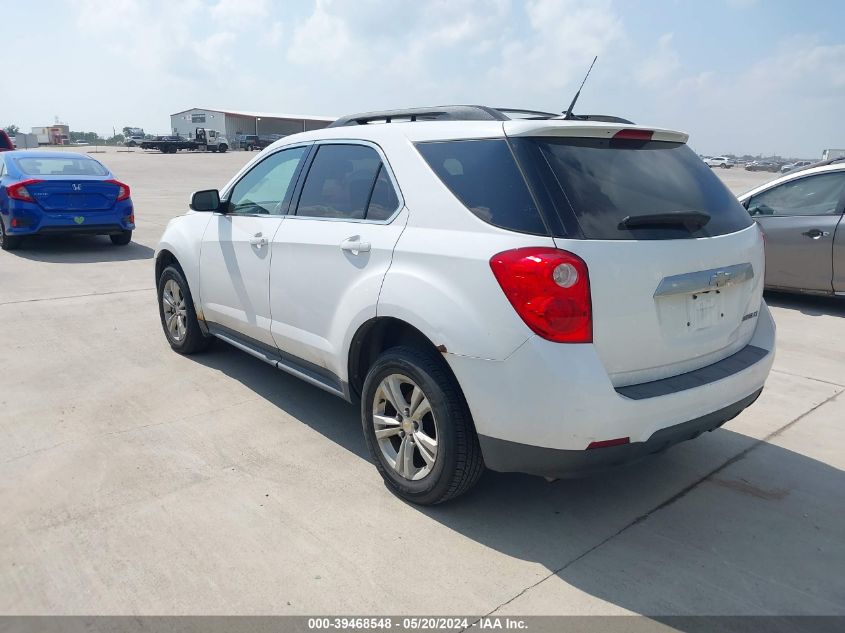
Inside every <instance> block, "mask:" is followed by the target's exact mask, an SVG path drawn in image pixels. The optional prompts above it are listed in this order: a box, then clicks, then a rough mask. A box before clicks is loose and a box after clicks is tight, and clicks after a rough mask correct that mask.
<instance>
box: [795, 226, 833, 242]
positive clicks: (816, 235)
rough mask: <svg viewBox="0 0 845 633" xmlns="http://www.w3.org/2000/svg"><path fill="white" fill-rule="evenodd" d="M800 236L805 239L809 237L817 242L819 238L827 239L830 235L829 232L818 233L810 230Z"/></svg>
mask: <svg viewBox="0 0 845 633" xmlns="http://www.w3.org/2000/svg"><path fill="white" fill-rule="evenodd" d="M801 235H803V236H805V237H809V238H810V239H811V240H817V239H819V238H820V237H827V236H828V235H830V231H820V230H819V229H810V230H809V231H804V232H803V233H802V234H801Z"/></svg>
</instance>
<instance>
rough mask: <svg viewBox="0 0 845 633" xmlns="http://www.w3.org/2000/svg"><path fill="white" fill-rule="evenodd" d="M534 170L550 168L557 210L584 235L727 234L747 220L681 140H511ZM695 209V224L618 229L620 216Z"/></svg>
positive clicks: (748, 222)
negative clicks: (700, 216) (703, 219)
mask: <svg viewBox="0 0 845 633" xmlns="http://www.w3.org/2000/svg"><path fill="white" fill-rule="evenodd" d="M515 142H516V143H524V144H527V145H528V146H530V147H529V149H528V150H527V153H529V154H534V155H535V156H536V158H537V160H535V161H532V166H533V167H534V168H536V169H545V170H548V171H550V172H551V174H552V175H553V177H554V179H555V180H556V181H557V183H558V185H559V186H560V189H561V191H562V192H563V194H564V195H563V196H560V198H559V200H561V201H563V203H562V204H561V203H560V202H558V204H557V205H556V206H558V211H559V212H560V213H561V215H563V216H564V218H563V220H564V222H566V218H565V216H566V215H572V214H574V216H575V220H576V221H577V223H578V225H579V227H580V230H581V233H582V235H583V236H584V237H585V238H587V239H600V240H625V239H628V240H630V239H635V240H642V239H685V238H687V239H688V238H697V237H712V236H717V235H725V234H727V233H733V232H736V231H739V230H742V229H744V228H747V227H749V226H751V223H752V220H751V218H750V217H749V215H748V212H747V211H746V210H745V209H744V208H743V207H742V206H741V205H740V204H739V202H738V201H737V199H736V197H735V196H734V195H733V194H732V193H731V192H730V191H729V190H728V189H727V187H725V185H724V184H723V183H722V182H721V180H720V179H719V177H718V176H716V175H715V174H714V173H713V171H712V170H711V169H710V167H708V166H707V165H705V164H704V163H703V162H702V161H701V159H700V158H698V156H696V154H695V153H694V152H693V151H692V150H691V149H689V147H687V146H686V145H685V144H683V143H669V142H663V141H646V142H642V141H613V140H610V139H591V138H549V137H535V138H528V139H518V140H517V141H515ZM678 212H703V213H706V214H708V215H709V216H710V220H709V221H708V222H707V224H706V225H704V226H703V227H701V228H697V229H695V230H689V229H687V228H684V227H683V226H675V225H667V226H661V227H637V228H625V227H624V226H620V223H621V222H622V221H623V220H624V219H625V218H626V217H628V216H631V217H634V216H642V215H652V214H664V213H665V214H671V213H678Z"/></svg>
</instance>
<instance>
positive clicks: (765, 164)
mask: <svg viewBox="0 0 845 633" xmlns="http://www.w3.org/2000/svg"><path fill="white" fill-rule="evenodd" d="M745 169H746V171H770V172H773V173H777V172H779V171H780V164H778V163H775V162H773V161H770V160H755V161H753V162H751V163H748V164H747V165H746V166H745Z"/></svg>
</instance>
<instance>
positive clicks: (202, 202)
mask: <svg viewBox="0 0 845 633" xmlns="http://www.w3.org/2000/svg"><path fill="white" fill-rule="evenodd" d="M191 208H192V209H193V210H194V211H220V192H219V191H217V189H205V190H203V191H195V192H194V193H193V194H192V195H191Z"/></svg>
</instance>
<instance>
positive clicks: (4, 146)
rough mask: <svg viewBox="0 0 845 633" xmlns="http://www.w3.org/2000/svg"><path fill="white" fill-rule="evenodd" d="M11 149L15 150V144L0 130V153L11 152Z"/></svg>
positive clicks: (4, 131)
mask: <svg viewBox="0 0 845 633" xmlns="http://www.w3.org/2000/svg"><path fill="white" fill-rule="evenodd" d="M13 149H15V144H14V143H13V142H12V139H10V138H9V135H8V134H6V130H0V152H11V151H12V150H13Z"/></svg>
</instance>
